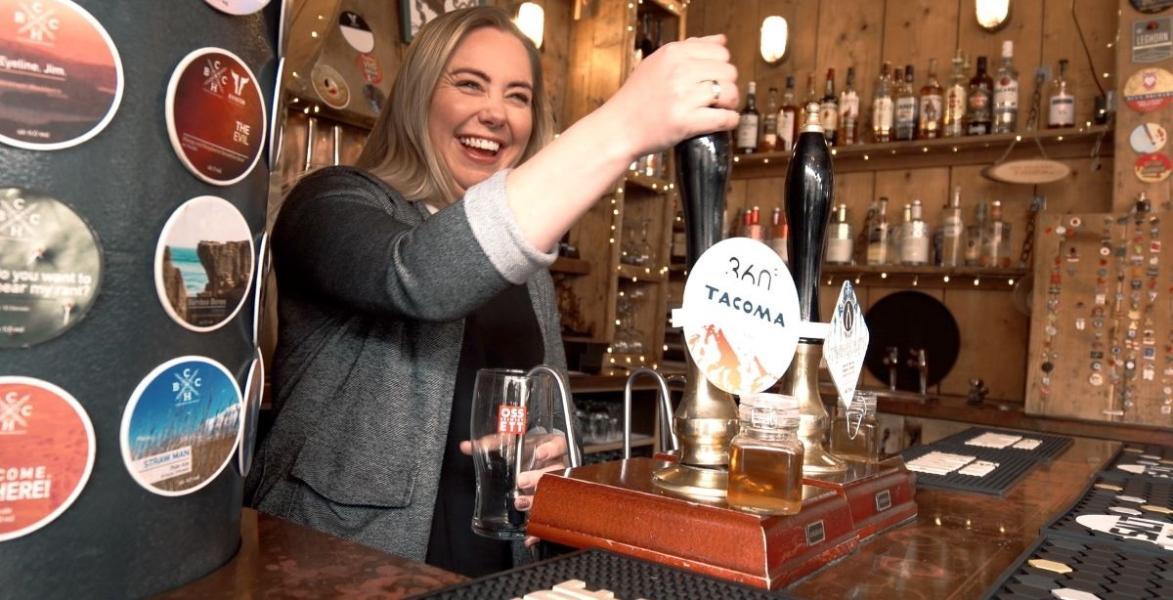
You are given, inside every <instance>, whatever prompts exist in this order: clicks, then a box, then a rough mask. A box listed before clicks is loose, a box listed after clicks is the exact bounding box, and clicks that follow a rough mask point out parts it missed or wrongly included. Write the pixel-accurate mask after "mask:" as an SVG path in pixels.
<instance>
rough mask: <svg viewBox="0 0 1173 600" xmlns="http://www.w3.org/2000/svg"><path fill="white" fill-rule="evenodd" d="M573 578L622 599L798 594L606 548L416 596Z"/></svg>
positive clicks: (501, 592) (456, 595)
mask: <svg viewBox="0 0 1173 600" xmlns="http://www.w3.org/2000/svg"><path fill="white" fill-rule="evenodd" d="M570 580H578V581H583V582H585V583H586V584H587V586H586V587H587V590H590V591H596V590H609V591H611V592H613V593H614V594H615V597H616V598H621V599H622V600H636V599H637V598H647V599H648V600H661V599H673V598H721V599H729V600H739V599H741V598H745V599H756V598H772V599H777V598H793V596H788V595H786V594H785V593H783V592H767V591H766V590H760V589H757V588H752V587H749V586H745V585H740V584H736V583H731V582H728V581H722V580H720V579H714V578H712V577H707V576H704V575H698V574H696V573H692V572H690V571H684V570H682V569H674V568H671V567H666V566H664V565H658V564H655V563H651V562H647V561H643V560H638V559H634V558H629V557H626V556H620V555H618V554H612V553H610V552H604V551H602V550H580V551H577V552H572V553H570V554H565V555H562V556H559V557H556V558H552V559H550V560H546V561H542V562H539V563H534V564H532V565H526V566H523V567H518V568H516V569H511V570H509V571H502V572H500V573H496V574H494V575H489V576H487V577H482V578H480V579H475V580H473V581H470V582H467V583H462V584H459V585H455V586H452V587H448V588H444V589H442V590H438V591H435V592H432V593H429V594H424V595H421V596H416V597H415V598H420V599H422V598H427V599H429V600H438V599H445V600H457V599H464V598H469V599H472V598H476V599H481V598H493V599H495V600H496V599H500V600H509V599H510V598H522V597H524V596H525V595H526V594H530V593H533V592H537V591H542V590H550V589H551V588H553V587H554V586H555V585H558V584H561V583H564V582H567V581H570Z"/></svg>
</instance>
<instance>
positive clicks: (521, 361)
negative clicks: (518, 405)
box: [427, 285, 544, 577]
mask: <svg viewBox="0 0 1173 600" xmlns="http://www.w3.org/2000/svg"><path fill="white" fill-rule="evenodd" d="M542 356H544V344H543V343H542V332H541V330H540V329H539V328H538V320H537V317H536V316H534V310H533V305H532V304H531V302H530V297H529V292H528V291H527V289H526V286H524V285H515V286H510V287H509V288H507V289H505V291H503V292H501V293H500V294H498V295H497V296H495V297H493V298H492V299H490V300H489V301H488V302H486V303H485V304H483V305H481V307H480V308H478V309H477V310H476V311H475V312H473V313H472V314H471V315H469V316H468V317H467V318H466V319H465V322H464V342H463V344H462V346H461V350H460V368H459V370H458V371H457V375H456V389H455V391H454V392H453V398H452V416H451V418H450V419H449V422H448V441H447V443H446V444H445V447H444V463H443V467H442V468H441V469H440V487H439V490H438V491H437V493H436V508H435V512H434V513H433V516H432V531H431V535H430V537H429V539H428V556H427V563H428V564H430V565H434V566H437V567H440V568H441V569H446V570H448V571H455V572H457V573H460V574H462V575H466V576H469V577H480V576H483V575H487V574H489V573H494V572H497V571H501V570H504V569H509V568H512V567H513V552H512V547H511V543H510V542H504V541H498V540H491V539H489V538H486V537H481V536H479V535H477V534H475V533H473V531H472V512H473V503H474V502H475V500H476V471H475V470H474V468H473V462H472V457H471V456H466V455H464V454H463V453H461V452H460V442H462V441H465V440H468V439H471V433H470V425H471V420H472V395H473V384H474V383H475V382H476V377H477V370H478V369H483V368H493V369H522V370H528V369H530V368H533V367H534V366H536V365H539V364H541V363H542Z"/></svg>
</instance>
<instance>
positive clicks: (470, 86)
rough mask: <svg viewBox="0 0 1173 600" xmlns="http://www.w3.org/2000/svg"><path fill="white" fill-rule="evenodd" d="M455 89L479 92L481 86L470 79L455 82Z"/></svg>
mask: <svg viewBox="0 0 1173 600" xmlns="http://www.w3.org/2000/svg"><path fill="white" fill-rule="evenodd" d="M456 87H458V88H462V89H466V90H479V89H481V84H480V83H478V82H476V81H473V80H471V79H466V80H464V81H457V82H456Z"/></svg>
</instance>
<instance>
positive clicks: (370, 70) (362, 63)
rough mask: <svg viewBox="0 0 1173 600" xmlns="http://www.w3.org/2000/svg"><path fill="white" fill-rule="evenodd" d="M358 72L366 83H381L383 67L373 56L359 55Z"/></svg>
mask: <svg viewBox="0 0 1173 600" xmlns="http://www.w3.org/2000/svg"><path fill="white" fill-rule="evenodd" d="M358 70H359V72H360V73H362V78H363V79H364V80H365V81H366V82H367V83H370V84H373V85H379V83H380V82H382V81H383V66H382V65H380V64H379V59H378V58H377V57H376V56H375V55H374V54H359V55H358Z"/></svg>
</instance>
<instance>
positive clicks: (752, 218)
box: [745, 206, 766, 242]
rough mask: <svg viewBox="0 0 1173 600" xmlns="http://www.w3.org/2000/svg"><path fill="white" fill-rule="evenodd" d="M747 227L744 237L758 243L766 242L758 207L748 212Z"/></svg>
mask: <svg viewBox="0 0 1173 600" xmlns="http://www.w3.org/2000/svg"><path fill="white" fill-rule="evenodd" d="M748 214H749V225H747V226H746V235H745V237H747V238H749V239H751V240H757V241H759V242H764V241H766V236H765V232H764V231H762V212H761V209H759V208H758V207H756V206H755V207H753V209H752V210H750V211H749V213H748Z"/></svg>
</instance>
